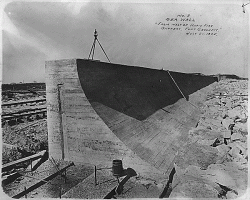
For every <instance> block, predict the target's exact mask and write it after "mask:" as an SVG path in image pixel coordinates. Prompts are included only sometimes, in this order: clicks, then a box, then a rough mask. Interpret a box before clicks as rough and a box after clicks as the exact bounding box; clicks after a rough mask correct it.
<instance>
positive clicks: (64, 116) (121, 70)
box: [46, 59, 215, 173]
mask: <svg viewBox="0 0 250 200" xmlns="http://www.w3.org/2000/svg"><path fill="white" fill-rule="evenodd" d="M170 73H171V75H172V76H173V78H174V79H175V81H176V82H177V84H178V86H179V87H180V88H181V90H182V91H183V93H184V94H185V96H186V97H189V101H190V102H192V103H193V104H196V105H198V104H199V102H201V101H202V100H203V98H204V97H205V95H206V93H207V92H208V91H209V87H211V86H209V85H210V84H212V83H213V82H214V81H215V80H214V78H212V77H207V76H200V75H194V74H184V73H177V72H170ZM46 92H47V105H48V107H47V110H48V114H47V115H48V132H49V133H48V137H49V138H48V140H49V154H50V156H52V157H54V158H56V159H65V160H72V161H79V162H85V163H92V164H95V165H98V164H99V165H104V166H111V164H112V160H113V159H122V160H123V161H124V162H123V163H124V166H125V167H133V168H134V169H135V170H137V171H138V172H140V173H144V172H145V173H147V172H153V173H162V172H166V171H167V169H168V167H169V165H170V163H171V161H172V160H173V158H174V155H175V154H176V151H177V150H178V149H179V148H180V146H182V145H184V143H185V138H186V137H187V133H188V130H189V129H190V128H191V127H194V126H195V125H196V123H197V122H198V119H199V110H198V109H197V108H196V107H194V106H193V105H191V104H190V103H189V102H187V101H186V100H184V98H182V96H181V94H180V92H179V91H178V89H177V87H176V85H175V84H174V83H173V81H172V80H171V78H170V76H169V74H168V72H166V71H163V70H153V69H147V68H141V67H131V66H125V65H116V64H110V63H103V62H97V61H90V60H79V59H72V60H59V61H48V62H46ZM194 92H195V93H194Z"/></svg>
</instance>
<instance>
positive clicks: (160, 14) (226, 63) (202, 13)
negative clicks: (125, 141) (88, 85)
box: [2, 1, 249, 83]
mask: <svg viewBox="0 0 250 200" xmlns="http://www.w3.org/2000/svg"><path fill="white" fill-rule="evenodd" d="M177 15H183V16H185V17H183V19H185V18H189V19H190V20H192V21H188V22H187V24H188V27H189V28H191V24H193V25H201V26H202V28H205V24H208V25H212V27H210V28H212V29H215V30H214V31H213V30H212V31H207V32H213V33H216V35H198V34H199V33H200V31H197V30H196V31H189V32H191V33H195V32H197V33H196V34H197V35H187V32H188V31H187V30H185V28H186V27H184V26H183V24H185V22H183V21H180V20H181V17H180V16H179V17H177ZM187 16H189V17H187ZM168 18H169V19H168ZM171 18H173V20H174V21H171V22H170V21H169V20H170V19H171ZM175 18H177V21H175ZM169 22H170V25H166V24H167V23H169ZM159 23H165V26H164V25H161V24H159ZM173 23H179V24H181V26H182V28H181V30H177V29H171V28H175V27H176V28H177V26H175V25H172V24H173ZM248 24H249V19H248V14H247V13H243V12H242V7H241V5H240V4H238V5H237V4H235V5H233V4H170V3H104V2H101V1H99V2H95V3H94V2H87V1H85V2H70V3H68V2H66V3H65V2H64V3H58V2H57V3H55V2H51V3H41V2H12V3H9V4H7V5H6V6H5V7H4V13H3V26H2V27H3V33H2V37H3V43H2V44H3V45H2V46H3V49H2V51H3V83H11V82H21V81H24V82H33V81H37V82H44V81H45V70H44V69H45V61H46V60H56V59H68V58H88V55H89V52H90V49H91V46H92V43H93V39H94V37H93V32H94V29H97V31H98V34H99V35H98V39H99V41H100V42H101V44H102V46H103V48H104V49H105V51H106V53H107V55H108V57H109V59H110V60H111V62H113V63H121V64H126V65H135V66H142V67H148V68H156V69H162V68H164V69H166V70H167V69H169V70H173V71H181V72H188V73H189V72H195V73H204V74H217V73H229V74H236V75H238V76H243V77H247V73H248V72H247V68H248V53H249V50H248V48H249V47H248V44H249V41H248V37H249V36H248V30H249V27H248ZM163 26H164V27H165V28H169V29H165V30H162V27H163ZM193 27H194V26H193ZM196 28H197V27H196ZM207 28H209V27H207ZM207 32H206V31H204V32H203V33H207ZM94 59H98V60H101V61H105V62H106V61H107V59H106V57H105V55H104V54H103V52H102V50H101V48H100V47H99V46H97V47H96V51H95V56H94Z"/></svg>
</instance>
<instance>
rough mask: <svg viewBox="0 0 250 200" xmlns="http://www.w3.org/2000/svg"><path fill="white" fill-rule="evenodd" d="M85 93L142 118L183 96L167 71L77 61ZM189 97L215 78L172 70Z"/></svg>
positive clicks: (129, 114)
mask: <svg viewBox="0 0 250 200" xmlns="http://www.w3.org/2000/svg"><path fill="white" fill-rule="evenodd" d="M77 70H78V75H79V79H80V83H81V86H82V89H83V91H84V92H85V95H86V96H87V98H88V99H89V101H90V103H91V102H98V103H101V104H103V105H105V106H108V107H110V108H112V109H114V110H117V111H119V112H122V113H124V114H126V115H128V116H130V117H133V118H135V119H138V120H144V119H146V118H147V117H149V116H150V115H152V114H153V113H155V112H156V111H157V110H159V109H161V108H164V107H166V106H168V105H170V104H173V103H175V102H176V101H178V100H179V99H180V98H183V97H182V95H181V93H180V92H179V90H178V88H177V87H176V85H175V84H174V82H173V80H172V79H171V78H170V76H169V74H168V72H167V71H164V70H155V69H149V68H143V67H134V66H126V65H119V64H111V63H104V62H98V61H91V60H79V59H78V60H77ZM170 73H171V75H172V77H173V78H174V80H175V81H176V83H177V84H178V86H179V87H180V88H181V90H182V92H183V93H184V95H185V96H186V97H188V95H189V94H192V93H194V92H195V91H197V90H199V89H201V88H203V87H206V86H208V85H209V84H211V83H213V82H215V79H214V78H213V77H207V76H200V75H194V74H184V73H178V72H170Z"/></svg>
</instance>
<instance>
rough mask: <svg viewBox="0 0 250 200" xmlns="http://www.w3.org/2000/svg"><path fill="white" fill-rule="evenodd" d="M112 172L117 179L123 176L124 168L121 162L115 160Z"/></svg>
mask: <svg viewBox="0 0 250 200" xmlns="http://www.w3.org/2000/svg"><path fill="white" fill-rule="evenodd" d="M112 172H113V175H114V176H116V177H120V176H122V173H123V167H122V161H121V160H113V165H112Z"/></svg>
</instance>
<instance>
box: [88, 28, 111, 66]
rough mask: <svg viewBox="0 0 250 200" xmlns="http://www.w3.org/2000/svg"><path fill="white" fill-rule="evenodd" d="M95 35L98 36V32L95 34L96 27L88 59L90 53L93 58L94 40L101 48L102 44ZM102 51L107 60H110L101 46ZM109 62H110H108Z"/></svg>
mask: <svg viewBox="0 0 250 200" xmlns="http://www.w3.org/2000/svg"><path fill="white" fill-rule="evenodd" d="M97 36H98V34H97V31H96V29H95V32H94V37H95V38H94V42H93V44H92V47H91V50H90V53H89V57H88V59H89V58H90V56H91V54H92V60H93V58H94V54H95V43H96V41H97V42H98V44H99V45H100V47H101V48H102V45H101V43H100V42H99V40H98V38H97ZM102 51H103V52H104V54H105V56H106V58H107V59H108V61H109V62H110V60H109V58H108V56H107V54H106V52H105V51H104V49H103V48H102ZM110 63H111V62H110Z"/></svg>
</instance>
